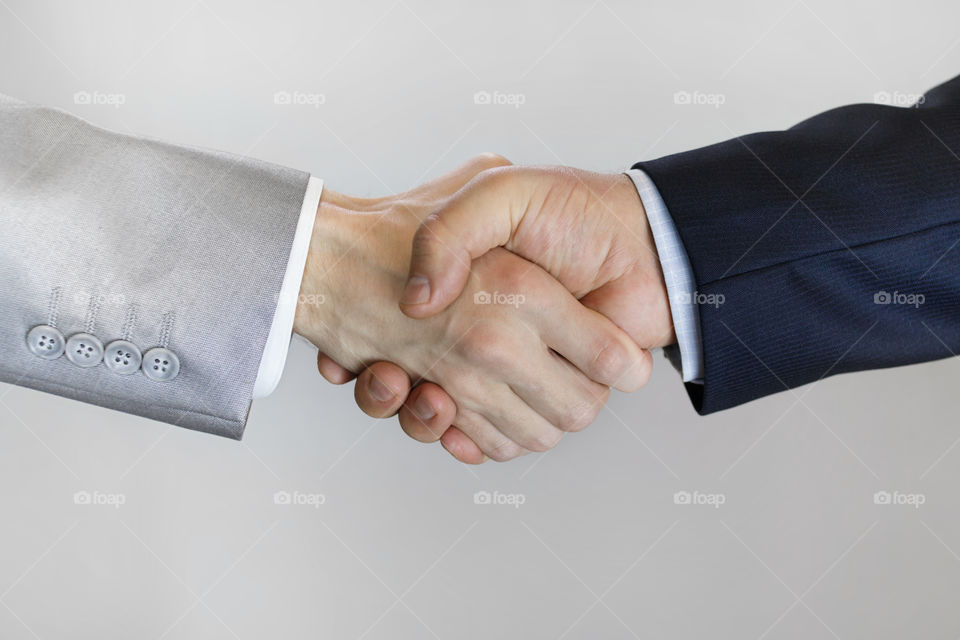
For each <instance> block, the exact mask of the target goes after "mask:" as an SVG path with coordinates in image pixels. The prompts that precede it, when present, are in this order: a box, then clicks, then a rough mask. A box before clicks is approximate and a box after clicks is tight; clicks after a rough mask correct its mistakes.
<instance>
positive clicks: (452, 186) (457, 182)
mask: <svg viewBox="0 0 960 640" xmlns="http://www.w3.org/2000/svg"><path fill="white" fill-rule="evenodd" d="M510 164H511V163H510V161H509V160H507V159H506V158H504V157H503V156H501V155H497V154H495V153H481V154H479V155H476V156H474V157H472V158H470V159H469V160H467V161H466V162H464V163H463V164H462V165H460V166H459V167H457V168H456V169H454V170H453V171H449V172H447V173H445V174H443V175H442V176H440V177H438V178H434V179H433V180H430V181H429V182H425V183H424V184H422V185H420V186H419V187H416V188H415V189H412V190H411V191H410V194H411V195H414V194H416V195H423V196H426V197H437V196H439V197H447V196H450V195H453V194H454V193H456V192H457V191H459V190H460V189H462V188H463V186H464V185H465V184H467V183H468V182H470V181H471V180H472V179H473V178H474V177H475V176H476V175H477V174H478V173H481V172H483V171H486V170H488V169H495V168H497V167H506V166H509V165H510Z"/></svg>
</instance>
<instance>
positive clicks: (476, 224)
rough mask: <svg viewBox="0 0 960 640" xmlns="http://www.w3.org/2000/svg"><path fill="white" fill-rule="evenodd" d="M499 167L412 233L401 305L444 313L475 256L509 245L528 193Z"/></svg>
mask: <svg viewBox="0 0 960 640" xmlns="http://www.w3.org/2000/svg"><path fill="white" fill-rule="evenodd" d="M508 170H509V169H497V170H494V171H491V172H488V173H484V174H483V175H481V176H479V177H478V178H477V179H475V180H474V181H472V182H471V183H470V184H469V185H467V186H466V187H465V188H464V189H463V190H461V191H460V192H459V193H457V194H456V195H454V196H453V197H452V198H451V199H450V200H449V201H448V202H447V203H446V204H445V205H444V206H443V207H441V208H440V210H439V211H436V212H434V213H433V214H431V215H430V216H429V217H428V218H427V219H426V220H424V221H423V223H422V224H421V225H420V228H419V229H417V232H416V234H415V235H414V238H413V255H412V259H411V262H410V272H409V274H408V277H407V283H406V286H405V287H404V290H403V294H402V295H401V297H400V309H401V310H402V311H403V312H404V313H405V314H407V315H408V316H410V317H412V318H426V317H429V316H432V315H434V314H436V313H439V312H440V311H442V310H443V309H445V308H446V307H447V306H448V305H449V304H450V303H451V302H453V301H454V300H455V299H456V298H457V296H459V295H460V292H461V291H463V287H464V285H465V284H466V282H467V278H468V276H469V275H470V266H471V262H472V261H473V259H474V258H477V257H479V256H481V255H483V254H485V253H486V252H487V251H489V250H490V249H493V248H494V247H498V246H501V245H504V244H506V243H507V242H508V241H509V240H510V237H511V236H512V235H513V232H514V230H515V229H516V226H517V225H518V224H519V222H520V219H521V218H522V212H523V211H524V209H525V207H524V206H523V197H524V196H523V193H522V192H521V191H520V190H519V188H518V186H517V182H516V181H514V180H509V179H504V178H503V177H500V176H501V175H504V174H500V175H498V172H503V171H508Z"/></svg>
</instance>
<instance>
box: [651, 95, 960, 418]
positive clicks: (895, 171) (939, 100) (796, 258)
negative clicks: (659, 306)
mask: <svg viewBox="0 0 960 640" xmlns="http://www.w3.org/2000/svg"><path fill="white" fill-rule="evenodd" d="M635 168H638V169H642V170H644V171H645V172H646V173H647V174H648V175H649V176H650V178H651V179H652V180H653V182H654V184H655V185H656V186H657V188H658V189H659V191H660V194H661V196H662V197H663V199H664V202H665V203H666V205H667V208H668V209H669V211H670V215H671V216H672V217H673V219H674V221H675V223H676V226H677V229H678V231H679V233H680V237H681V239H682V240H683V244H684V247H685V248H686V251H687V254H688V256H689V258H690V263H691V266H692V268H693V272H694V277H695V280H696V283H697V291H698V293H700V294H703V295H707V296H709V295H710V294H716V295H715V296H714V298H713V299H722V300H723V303H722V304H719V305H702V306H701V307H700V325H701V327H700V328H701V335H702V338H703V353H704V378H703V385H690V384H688V385H687V390H688V392H689V393H690V396H691V399H692V400H693V402H694V404H695V406H696V408H697V410H698V411H700V412H701V413H710V412H713V411H718V410H721V409H726V408H728V407H733V406H736V405H739V404H742V403H744V402H747V401H749V400H752V399H755V398H758V397H761V396H764V395H768V394H771V393H775V392H778V391H783V390H784V389H787V388H793V387H796V386H799V385H802V384H805V383H808V382H812V381H815V380H818V379H820V378H822V377H825V376H828V375H833V374H836V373H842V372H849V371H858V370H864V369H875V368H881V367H892V366H898V365H903V364H911V363H917V362H924V361H928V360H934V359H938V358H944V357H949V356H951V355H954V354H956V353H960V246H957V245H958V244H960V77H958V78H955V79H953V80H951V81H949V82H947V83H945V84H943V85H941V86H939V87H937V88H936V89H933V90H931V91H930V92H929V93H927V94H926V97H925V99H924V100H923V101H922V103H921V104H919V105H918V106H915V107H911V108H897V107H889V106H882V105H872V104H862V105H852V106H847V107H841V108H839V109H834V110H831V111H828V112H826V113H823V114H820V115H818V116H816V117H814V118H811V119H809V120H806V121H804V122H802V123H800V124H798V125H796V126H794V127H792V128H790V129H788V130H786V131H779V132H766V133H757V134H752V135H749V136H744V137H742V138H736V139H733V140H729V141H726V142H722V143H720V144H716V145H712V146H710V147H706V148H703V149H698V150H695V151H689V152H685V153H680V154H676V155H672V156H668V157H665V158H660V159H658V160H653V161H650V162H641V163H638V164H637V165H635ZM721 296H722V298H721Z"/></svg>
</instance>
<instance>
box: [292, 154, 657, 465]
mask: <svg viewBox="0 0 960 640" xmlns="http://www.w3.org/2000/svg"><path fill="white" fill-rule="evenodd" d="M469 164H470V165H471V169H470V170H471V171H473V172H474V173H473V175H472V177H469V176H467V178H468V179H465V180H464V181H463V185H461V186H460V187H459V188H460V189H462V190H461V191H460V192H457V191H456V190H455V189H454V190H448V191H447V192H444V193H434V194H432V196H431V197H418V198H409V199H403V200H402V206H401V204H397V205H396V206H386V208H384V201H383V200H377V201H375V202H376V204H375V206H374V205H371V207H370V210H359V211H358V210H357V209H358V208H359V209H363V207H358V206H357V202H356V201H350V202H349V204H350V205H351V206H344V205H343V204H342V203H341V202H337V203H336V205H338V206H333V207H331V208H330V210H329V211H327V212H322V215H320V216H318V224H317V227H316V229H315V234H314V235H315V242H312V243H311V247H312V248H311V252H310V257H309V259H308V264H307V269H306V271H305V274H304V284H303V287H304V288H307V289H310V291H311V293H322V294H323V297H322V298H321V299H324V300H326V301H328V303H327V304H323V305H316V306H315V307H313V308H310V309H301V308H300V307H298V310H297V317H296V323H295V329H296V330H297V332H298V333H301V334H302V335H304V336H305V337H307V338H308V339H310V340H312V341H313V342H314V343H315V344H317V345H318V346H319V347H320V348H321V350H322V351H323V352H324V353H325V354H327V355H328V356H329V357H330V358H331V359H332V360H334V361H335V362H337V363H340V364H341V365H342V366H343V367H344V368H345V369H348V370H353V371H358V370H363V368H364V366H365V365H366V364H367V363H370V362H373V361H377V360H384V361H388V362H393V363H396V364H397V365H399V366H400V367H401V368H402V369H403V370H405V371H406V372H407V373H408V374H409V375H410V377H411V378H412V379H414V380H419V379H423V380H429V381H431V382H435V383H436V384H437V385H439V386H441V387H443V388H444V389H445V390H446V392H447V393H448V394H449V396H450V398H451V399H452V400H453V401H454V402H455V403H456V405H457V406H458V407H459V406H461V405H463V406H467V407H471V408H472V409H475V410H476V412H477V413H479V414H482V415H487V416H488V417H490V416H493V415H495V413H496V412H495V411H490V409H491V407H490V398H489V397H488V396H489V394H491V393H494V392H496V393H513V391H512V390H518V393H521V395H522V394H523V391H520V390H528V391H527V396H528V397H529V390H537V389H544V390H545V391H549V392H550V393H552V394H553V395H552V396H551V397H555V398H558V399H560V398H565V399H566V402H567V403H568V404H569V406H568V407H566V408H565V409H564V410H563V411H561V412H560V413H559V414H558V411H557V410H556V409H555V410H553V411H552V414H553V419H552V420H548V421H547V424H552V425H553V426H552V427H551V429H552V432H548V431H536V430H532V429H528V430H526V431H524V430H523V429H522V428H521V429H520V430H518V427H517V426H516V425H514V426H513V429H514V430H513V431H511V432H510V433H511V437H506V436H503V437H500V438H499V439H489V438H488V440H487V441H486V442H485V446H484V447H483V451H484V453H485V454H486V455H487V456H489V458H491V459H493V460H499V461H505V460H509V459H512V458H514V457H516V456H518V455H522V454H525V453H528V452H529V451H547V450H550V449H552V448H554V447H555V446H556V444H557V443H558V442H559V440H560V438H561V437H562V435H563V433H564V432H575V431H580V430H582V429H584V428H585V427H586V426H588V425H589V424H590V423H591V422H592V421H593V420H594V419H595V418H596V416H597V415H598V413H599V410H600V408H601V407H602V405H603V403H604V402H605V401H606V399H607V397H608V394H609V389H607V388H606V386H605V385H611V386H616V387H617V388H621V389H622V388H629V389H634V388H638V387H639V386H642V385H643V384H645V383H646V381H647V379H648V377H649V374H650V362H649V353H647V352H645V351H644V349H649V348H653V347H659V346H665V345H666V344H670V343H672V341H673V340H674V336H673V331H672V325H671V324H670V313H669V304H668V303H667V301H666V294H665V285H663V278H662V273H661V272H660V268H659V262H658V259H657V257H656V252H655V249H654V247H653V243H652V238H651V235H650V231H649V225H648V224H647V222H646V218H645V215H644V211H643V206H642V204H641V203H639V199H638V196H637V194H636V190H635V188H634V187H633V185H632V184H631V183H630V182H629V178H625V176H605V175H601V174H591V173H588V172H581V171H579V170H574V169H567V168H527V167H514V166H511V165H510V164H509V162H508V161H507V160H506V159H504V158H502V157H500V156H496V155H494V154H481V155H480V156H477V157H476V158H474V160H472V161H471V163H469ZM625 181H626V182H625ZM471 190H474V191H476V190H506V191H511V193H518V194H520V196H519V198H520V200H519V201H521V202H522V203H523V205H524V207H525V212H524V213H523V215H522V216H520V217H521V218H522V220H521V222H522V225H520V227H519V228H517V229H512V230H504V234H503V237H505V238H508V241H507V244H506V246H505V248H494V249H491V250H489V251H487V252H486V253H485V254H481V255H479V257H477V258H475V259H474V260H473V261H472V262H470V263H469V265H468V266H469V275H468V276H466V284H465V285H464V287H463V289H462V291H460V292H459V295H457V296H456V298H455V299H453V302H452V303H451V304H449V306H447V307H446V308H443V310H442V311H438V312H436V313H433V312H431V313H433V315H430V316H429V317H419V318H415V317H409V316H407V315H405V314H404V313H403V312H401V310H400V308H399V306H398V305H397V304H396V301H398V300H400V299H401V293H402V291H403V290H404V285H405V283H406V280H407V276H408V271H409V266H410V261H411V257H413V256H417V257H426V258H427V259H428V260H431V261H437V262H436V264H434V265H433V268H437V267H438V265H439V266H440V267H442V264H441V263H443V264H449V266H450V269H461V268H462V265H457V264H456V261H457V260H460V261H463V254H464V252H463V250H462V249H458V248H457V246H456V240H457V238H456V236H454V237H451V238H447V237H448V236H449V235H450V234H449V233H448V231H449V230H448V229H447V228H446V226H445V222H444V220H443V218H442V215H438V213H437V212H438V211H442V208H443V207H444V206H446V205H447V204H448V203H449V202H450V201H451V198H454V197H461V196H463V194H464V193H466V195H465V196H463V197H466V198H469V197H471V195H470V194H471V193H472V191H471ZM597 194H603V195H597ZM608 195H609V198H608ZM325 197H326V196H325ZM335 197H336V196H335V195H334V198H335ZM605 198H607V199H608V200H609V202H607V201H605ZM397 202H398V203H400V201H399V200H398V201H397ZM322 206H323V205H321V207H322ZM611 210H612V212H611ZM372 213H373V214H376V215H370V214H372ZM321 220H322V223H321ZM500 222H501V223H502V222H503V220H501V221H500ZM507 222H508V223H510V224H517V221H516V220H513V219H512V218H511V219H510V220H507ZM624 224H627V225H631V226H632V227H633V228H632V229H630V230H629V231H630V232H627V230H625V229H624ZM498 233H499V231H498ZM444 238H447V242H444ZM358 240H362V241H358ZM448 245H453V246H448ZM314 246H316V247H317V249H315V250H314V248H313V247H314ZM467 258H469V255H467ZM445 260H446V261H448V262H447V263H444V262H443V261H445ZM444 268H445V267H444ZM463 273H466V271H464V272H463ZM409 275H413V274H412V273H411V274H409ZM431 276H432V274H431ZM551 283H552V284H551ZM430 284H432V283H430ZM447 284H449V283H447ZM457 284H458V283H457ZM557 286H560V287H561V288H562V290H563V291H564V295H568V296H573V297H571V298H570V300H571V301H572V303H575V304H577V305H579V303H577V300H578V299H579V300H580V301H581V302H582V303H583V305H585V306H587V307H588V309H587V310H586V311H585V312H586V313H594V312H597V313H598V314H600V315H599V316H597V317H604V320H603V321H604V322H607V323H608V326H607V328H606V329H605V330H602V329H599V328H598V329H597V330H596V334H597V335H596V336H594V337H593V338H592V340H594V343H593V347H592V349H593V353H594V355H593V360H592V362H580V360H587V358H588V357H589V356H588V353H589V348H588V349H586V350H585V349H584V348H583V347H584V345H582V344H581V346H579V347H577V349H579V355H578V354H574V355H578V357H577V358H574V360H576V361H577V362H576V363H575V364H576V365H577V366H580V367H583V374H585V378H584V379H583V380H584V381H585V382H589V379H592V380H595V381H597V382H598V383H600V384H598V385H597V384H594V383H592V382H590V384H591V385H594V386H593V387H590V388H587V387H584V388H576V387H577V385H576V384H573V383H572V382H570V381H569V380H568V381H566V382H558V381H557V380H558V379H552V380H551V382H550V383H549V384H548V383H547V382H545V381H544V380H542V379H541V375H542V374H543V373H544V372H543V371H542V370H541V369H545V368H549V366H550V365H549V364H544V363H549V360H548V359H547V354H548V353H549V352H550V350H551V349H550V347H551V346H552V345H548V344H546V342H542V341H541V340H545V338H543V335H544V334H543V328H544V327H543V326H541V325H542V323H543V322H545V321H546V320H549V319H550V314H554V315H555V314H556V313H557V310H559V309H563V308H564V307H563V305H560V304H558V303H557V300H558V297H557V294H556V289H555V287H557ZM551 287H554V288H551ZM613 287H616V291H617V294H618V295H617V296H612V295H610V292H611V291H612V290H613V289H612V288H613ZM358 292H363V293H362V295H358ZM625 292H626V293H625ZM566 304H567V305H568V307H569V304H571V303H566ZM525 306H526V307H527V308H525ZM438 308H439V307H438ZM591 310H592V311H591ZM538 314H539V315H538ZM595 315H596V314H595ZM360 319H362V320H360ZM545 319H546V320H545ZM578 322H579V323H580V324H579V326H580V327H581V328H583V329H584V330H586V329H592V328H594V327H599V326H600V325H598V324H590V323H591V322H594V320H583V318H580V319H579V320H578ZM565 331H566V333H567V334H568V335H567V337H566V338H564V339H565V340H568V341H569V340H570V337H571V336H570V334H571V333H574V331H573V330H571V329H566V330H565ZM618 334H619V335H618ZM573 337H574V338H576V337H577V336H576V335H575V333H574V335H573ZM582 338H583V336H581V339H582ZM586 338H587V339H591V338H590V337H589V336H586ZM574 351H576V349H574ZM563 355H566V354H561V356H563ZM538 363H539V364H538ZM581 375H582V374H581ZM579 384H580V386H583V384H584V383H579ZM524 399H527V398H526V397H525V398H524ZM494 408H495V407H494ZM546 413H551V411H547V412H546ZM546 413H545V416H546ZM404 415H406V418H404ZM410 417H411V416H410V415H409V414H408V413H406V412H405V411H401V421H402V422H403V421H404V420H406V421H408V422H409V420H410ZM501 418H502V416H501ZM500 422H503V420H500ZM491 423H493V420H491ZM421 426H422V425H421ZM494 426H495V427H496V428H498V429H499V428H501V425H499V424H494ZM404 429H405V430H407V432H408V433H410V434H411V435H412V436H414V437H418V436H420V437H424V432H423V430H422V429H419V428H417V426H416V425H415V424H407V423H406V422H405V423H404ZM464 433H467V431H466V430H464ZM437 435H438V434H430V437H432V438H433V439H436V436H437ZM467 435H471V434H469V433H468V434H467ZM471 437H472V436H471ZM474 439H475V440H476V439H477V438H474Z"/></svg>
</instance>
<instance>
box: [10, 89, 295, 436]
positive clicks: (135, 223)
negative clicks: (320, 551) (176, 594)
mask: <svg viewBox="0 0 960 640" xmlns="http://www.w3.org/2000/svg"><path fill="white" fill-rule="evenodd" d="M308 179H309V175H308V174H306V173H302V172H300V171H294V170H291V169H286V168H283V167H279V166H274V165H271V164H267V163H264V162H259V161H256V160H252V159H249V158H244V157H239V156H235V155H230V154H227V153H220V152H216V151H207V150H200V149H193V148H187V147H182V146H176V145H172V144H167V143H163V142H159V141H154V140H149V139H144V138H138V137H132V136H127V135H120V134H117V133H113V132H110V131H106V130H104V129H100V128H98V127H95V126H92V125H91V124H89V123H87V122H84V121H82V120H80V119H78V118H76V117H73V116H71V115H69V114H67V113H64V112H61V111H58V110H54V109H48V108H43V107H38V106H34V105H29V104H25V103H22V102H19V101H17V100H14V99H11V98H7V97H4V96H0V381H3V382H8V383H11V384H16V385H22V386H25V387H30V388H33V389H38V390H40V391H45V392H48V393H53V394H57V395H60V396H65V397H69V398H73V399H76V400H81V401H83V402H88V403H91V404H95V405H99V406H103V407H109V408H112V409H116V410H118V411H123V412H126V413H130V414H136V415H140V416H145V417H148V418H152V419H155V420H161V421H164V422H168V423H171V424H174V425H178V426H181V427H186V428H189V429H196V430H199V431H205V432H209V433H214V434H218V435H222V436H227V437H230V438H235V439H239V438H240V437H241V436H242V434H243V429H244V425H245V424H246V417H247V413H248V411H249V408H250V401H251V397H252V393H253V387H254V383H255V381H256V377H257V371H258V367H259V364H260V359H261V357H262V355H263V350H264V345H265V343H266V339H267V335H268V333H269V331H270V326H271V322H272V320H273V316H274V313H275V311H276V307H277V295H278V293H279V291H280V285H281V281H282V279H283V275H284V272H285V269H286V266H287V260H288V258H289V254H290V249H291V245H292V242H293V238H294V233H295V230H296V225H297V220H298V217H299V214H300V210H301V207H302V205H303V198H304V193H305V190H306V187H307V181H308ZM38 326H39V327H45V326H46V327H52V328H54V329H55V330H56V332H59V334H61V335H62V336H63V343H64V344H63V345H62V346H61V345H59V344H58V345H56V346H57V351H58V350H59V349H60V348H63V347H66V346H67V345H69V346H70V347H73V348H74V349H73V350H72V351H69V352H68V353H64V354H63V355H61V356H60V357H49V358H43V357H38V355H36V352H37V344H38V343H37V341H39V340H40V334H43V335H44V336H46V331H45V330H44V331H38V332H37V334H35V335H34V336H33V338H32V339H33V342H31V341H29V340H28V339H27V336H28V334H29V333H30V331H31V329H33V328H34V327H38ZM77 334H90V335H92V336H93V337H95V338H96V341H97V342H99V343H100V344H101V345H102V346H103V347H104V348H105V349H106V352H107V353H106V358H105V359H101V360H98V361H97V362H96V363H93V362H92V361H91V360H90V359H89V358H88V360H87V361H86V362H82V361H81V360H80V358H82V357H83V354H79V352H80V350H81V349H80V348H79V344H78V342H82V340H79V341H78V340H74V341H72V342H71V340H70V339H71V337H72V336H76V335H77ZM117 340H126V341H127V342H128V343H129V344H131V345H132V346H133V347H134V349H132V350H129V349H128V350H127V352H130V351H139V352H140V354H141V355H142V356H145V355H146V354H148V353H151V350H154V351H153V352H152V353H153V354H162V353H168V352H169V353H172V354H173V355H174V356H175V357H176V358H178V359H179V365H180V366H179V373H178V374H177V375H176V377H174V378H173V379H169V380H158V379H156V378H158V377H160V378H162V377H163V375H158V374H160V373H161V370H160V369H156V370H155V371H154V370H153V369H152V367H153V366H156V367H163V366H164V365H163V362H167V364H168V366H169V364H170V363H169V362H168V359H167V358H160V357H158V358H156V360H157V362H156V363H155V365H154V358H153V357H152V356H151V357H150V358H146V357H143V358H142V359H143V364H142V367H141V368H140V369H133V370H132V371H131V370H130V369H131V367H135V365H136V354H133V355H132V356H131V359H132V360H133V361H134V362H133V364H132V365H131V364H128V365H127V367H126V369H124V367H121V366H119V365H120V364H121V361H120V360H116V361H115V362H116V363H117V366H113V362H114V360H113V356H114V355H119V350H117V349H113V350H112V351H111V349H110V348H109V345H111V344H120V345H123V344H126V343H116V342H115V341H117ZM47 342H49V341H47ZM88 342H89V343H93V342H94V341H92V340H87V341H86V342H84V347H83V350H84V352H86V351H87V350H88V349H90V347H91V346H93V347H96V344H92V345H91V344H87V343H88ZM45 345H46V346H45V347H44V348H46V347H47V346H50V345H49V344H48V343H45ZM157 349H166V350H168V351H157ZM57 351H53V352H52V354H51V355H55V354H56V352H57ZM92 353H93V357H94V358H97V357H98V356H99V353H97V352H96V350H94V351H93V352H92ZM75 354H79V355H75ZM68 356H71V357H68ZM107 360H110V361H111V362H110V366H108V363H107ZM148 360H149V361H148ZM161 360H163V362H161ZM76 362H80V363H81V364H83V365H88V364H90V365H92V366H79V365H78V364H76ZM126 362H129V361H126ZM148 369H150V371H148ZM164 370H165V369H164ZM151 373H152V374H154V375H148V374H151Z"/></svg>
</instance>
